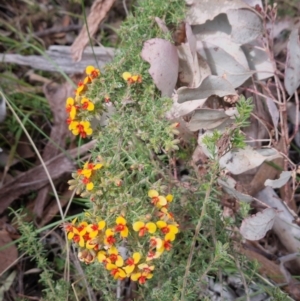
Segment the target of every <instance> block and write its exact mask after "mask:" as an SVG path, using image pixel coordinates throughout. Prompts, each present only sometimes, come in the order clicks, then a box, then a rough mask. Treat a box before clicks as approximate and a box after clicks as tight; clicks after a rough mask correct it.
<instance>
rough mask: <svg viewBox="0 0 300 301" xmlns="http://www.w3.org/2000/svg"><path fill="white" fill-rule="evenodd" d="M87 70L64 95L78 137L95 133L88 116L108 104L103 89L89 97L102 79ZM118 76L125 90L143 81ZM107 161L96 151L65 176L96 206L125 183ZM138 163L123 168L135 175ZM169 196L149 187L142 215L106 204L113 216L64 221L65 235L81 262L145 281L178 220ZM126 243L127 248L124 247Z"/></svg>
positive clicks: (169, 246)
mask: <svg viewBox="0 0 300 301" xmlns="http://www.w3.org/2000/svg"><path fill="white" fill-rule="evenodd" d="M86 75H87V76H86V77H85V78H84V80H83V81H82V82H80V83H79V84H78V86H77V89H76V91H75V94H76V96H75V98H71V97H69V98H68V99H67V100H66V111H67V112H68V113H69V117H68V119H67V123H68V124H69V129H70V130H71V131H72V133H73V134H74V135H76V136H77V135H80V137H81V138H86V137H87V136H90V135H92V134H93V133H96V132H97V129H95V130H94V131H93V129H92V127H91V123H90V120H92V118H93V117H95V116H97V115H98V116H99V115H101V114H102V113H103V112H104V111H105V106H106V105H107V104H111V99H110V97H109V96H108V94H103V95H104V97H101V98H100V99H99V97H98V98H97V97H95V98H89V97H88V93H91V90H92V89H93V85H99V84H100V85H101V84H103V83H104V82H105V79H102V81H101V78H100V71H99V70H98V69H96V68H95V67H93V66H88V67H87V68H86ZM122 79H123V80H124V81H125V82H126V83H127V89H129V90H127V93H128V91H134V89H135V87H134V86H135V85H139V84H141V83H142V76H141V75H140V74H131V73H129V72H124V73H123V74H122ZM137 87H138V86H137ZM132 89H133V90H132ZM128 95H129V94H128ZM177 126H178V123H175V124H172V125H170V126H169V127H168V128H167V131H169V133H170V136H171V137H173V136H174V135H176V134H177V133H178V132H177V130H176V127H177ZM110 161H111V159H108V160H106V161H105V160H104V159H103V158H102V157H100V156H98V157H97V159H96V160H94V161H93V162H86V163H84V165H83V167H82V168H81V169H78V170H77V171H76V172H75V173H73V175H72V176H73V179H72V180H70V181H69V184H70V189H76V193H77V194H81V196H83V197H89V199H90V201H91V202H92V204H93V205H94V206H95V208H96V209H97V208H98V207H97V206H104V204H103V196H104V195H106V196H109V195H111V196H113V197H114V198H118V196H120V195H122V194H123V193H124V189H123V188H126V187H123V186H125V185H123V179H122V173H121V174H119V175H118V177H114V176H112V175H113V174H114V172H115V169H114V167H112V166H111V164H110V163H111V162H110ZM140 168H142V167H140V166H136V165H134V164H132V165H130V166H129V168H127V170H129V171H130V172H131V173H132V174H134V172H138V171H139V169H140ZM172 201H173V195H171V194H168V195H166V196H164V195H161V194H160V193H159V192H158V191H157V190H155V189H150V190H149V191H148V201H146V202H145V203H144V207H145V208H149V212H148V214H146V215H144V216H142V217H140V218H137V217H136V216H133V215H132V214H131V213H130V211H129V212H128V210H127V213H125V210H124V209H123V210H120V209H118V208H115V209H113V208H110V211H113V212H112V213H113V214H111V216H108V217H105V218H104V219H101V218H100V217H99V215H97V214H96V215H95V214H91V213H89V212H87V213H86V215H85V216H86V218H85V219H84V220H83V221H80V222H78V221H77V220H76V219H75V220H73V221H72V222H71V223H66V224H65V225H64V229H65V231H66V233H67V237H68V239H69V240H70V241H72V242H73V243H74V244H75V245H76V246H77V247H78V258H79V260H80V261H82V262H84V263H86V264H91V263H93V262H95V261H98V262H100V263H102V264H103V265H104V267H105V268H106V269H107V270H108V271H109V272H110V274H111V275H112V276H113V278H114V279H120V280H123V279H125V278H130V279H131V280H132V281H137V282H138V283H140V284H144V283H145V282H146V281H147V280H148V279H150V278H152V276H153V273H154V270H155V265H154V261H155V260H158V259H159V258H160V257H161V256H162V255H163V253H164V252H168V251H170V250H171V249H172V243H173V241H174V240H175V238H176V235H177V233H178V232H179V225H178V224H177V222H176V221H175V219H174V215H173V214H172V213H171V212H169V208H168V207H169V205H170V203H171V202H172ZM146 210H148V209H146ZM127 215H128V217H127ZM124 247H125V249H126V251H127V252H124V251H122V250H124ZM127 253H128V254H127Z"/></svg>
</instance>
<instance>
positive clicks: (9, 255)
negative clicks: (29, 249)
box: [0, 230, 18, 274]
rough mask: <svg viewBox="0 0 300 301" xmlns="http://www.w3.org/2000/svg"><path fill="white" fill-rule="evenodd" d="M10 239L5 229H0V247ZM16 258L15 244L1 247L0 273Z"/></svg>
mask: <svg viewBox="0 0 300 301" xmlns="http://www.w3.org/2000/svg"><path fill="white" fill-rule="evenodd" d="M11 241H12V240H11V238H10V236H9V233H8V232H7V231H6V230H0V248H2V247H4V246H5V245H7V244H8V243H10V242H11ZM17 258H18V251H17V247H16V245H11V246H9V247H7V248H3V249H2V250H1V251H0V274H1V273H2V272H3V271H5V270H6V269H7V268H8V267H9V266H10V265H11V264H12V263H13V262H14V261H15V260H16V259H17Z"/></svg>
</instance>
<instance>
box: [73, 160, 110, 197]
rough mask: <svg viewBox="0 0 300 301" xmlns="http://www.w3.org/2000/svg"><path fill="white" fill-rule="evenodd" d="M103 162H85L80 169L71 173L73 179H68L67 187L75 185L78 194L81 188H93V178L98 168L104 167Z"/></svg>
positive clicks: (88, 189) (88, 190) (89, 189)
mask: <svg viewBox="0 0 300 301" xmlns="http://www.w3.org/2000/svg"><path fill="white" fill-rule="evenodd" d="M104 165H105V163H104V162H102V161H101V162H95V163H93V162H86V163H84V165H83V168H82V169H77V172H75V173H73V178H74V180H70V181H69V182H68V183H69V184H70V188H69V189H74V188H75V187H76V189H77V190H76V192H77V194H80V193H81V192H82V191H83V190H85V191H87V192H90V191H92V190H93V189H94V180H95V178H96V173H97V171H98V170H100V169H102V168H103V167H104Z"/></svg>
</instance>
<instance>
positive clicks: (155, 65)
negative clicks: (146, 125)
mask: <svg viewBox="0 0 300 301" xmlns="http://www.w3.org/2000/svg"><path fill="white" fill-rule="evenodd" d="M141 56H142V58H143V60H145V61H146V62H148V63H149V64H150V65H151V67H150V69H149V73H150V75H151V77H152V78H153V81H154V83H155V85H156V87H157V88H158V89H159V90H160V91H161V94H162V96H169V97H170V96H171V95H172V93H173V90H174V88H175V84H176V82H177V77H178V68H179V61H178V54H177V49H176V47H175V46H174V45H173V44H172V43H171V42H169V41H167V40H163V39H159V38H155V39H151V40H148V41H146V42H145V43H144V46H143V49H142V53H141Z"/></svg>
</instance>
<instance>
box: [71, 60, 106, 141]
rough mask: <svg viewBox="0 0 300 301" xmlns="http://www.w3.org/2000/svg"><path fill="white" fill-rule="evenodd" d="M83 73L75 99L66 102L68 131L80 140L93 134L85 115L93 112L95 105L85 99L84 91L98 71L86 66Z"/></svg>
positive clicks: (97, 75) (98, 74)
mask: <svg viewBox="0 0 300 301" xmlns="http://www.w3.org/2000/svg"><path fill="white" fill-rule="evenodd" d="M85 72H86V75H87V76H86V77H85V78H84V80H83V81H82V82H79V83H78V85H77V89H76V91H75V98H73V97H68V98H67V100H66V111H67V113H68V114H69V117H68V119H67V124H68V125H69V130H70V131H72V133H73V135H75V136H77V135H80V137H81V138H86V137H87V136H90V135H91V134H92V133H93V130H92V128H91V124H90V122H89V121H88V120H87V114H86V113H87V112H92V111H94V110H95V104H94V103H93V102H92V101H91V100H90V99H88V98H87V97H86V91H87V90H88V86H89V85H90V84H91V83H92V81H93V80H95V79H96V78H98V77H99V76H100V71H99V69H96V68H95V67H93V66H87V67H86V70H85Z"/></svg>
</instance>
